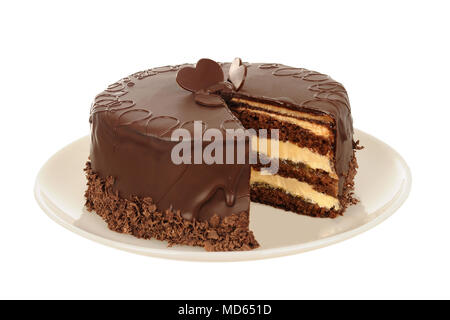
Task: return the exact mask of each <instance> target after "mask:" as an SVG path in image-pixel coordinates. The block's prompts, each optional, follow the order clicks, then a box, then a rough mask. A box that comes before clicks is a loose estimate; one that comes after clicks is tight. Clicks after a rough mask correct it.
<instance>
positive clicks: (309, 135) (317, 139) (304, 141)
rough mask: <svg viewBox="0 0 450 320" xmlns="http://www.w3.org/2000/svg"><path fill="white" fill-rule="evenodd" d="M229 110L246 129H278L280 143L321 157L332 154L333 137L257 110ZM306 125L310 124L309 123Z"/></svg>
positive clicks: (242, 108) (233, 108)
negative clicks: (305, 149) (303, 149)
mask: <svg viewBox="0 0 450 320" xmlns="http://www.w3.org/2000/svg"><path fill="white" fill-rule="evenodd" d="M231 110H232V111H233V113H234V114H235V115H236V117H237V118H238V119H239V121H240V122H241V123H242V125H243V126H244V127H245V128H247V129H254V130H256V131H258V130H259V129H267V130H270V129H279V139H280V141H289V142H290V143H292V144H296V145H297V146H299V147H302V148H309V149H311V150H312V151H314V152H316V153H319V154H321V155H329V154H334V150H333V143H334V137H333V136H328V135H327V136H326V137H325V136H323V135H316V134H314V133H313V132H312V131H310V130H308V129H306V128H303V127H301V126H300V125H299V124H298V123H293V122H287V121H283V120H281V119H277V118H275V117H277V116H278V115H276V114H273V115H271V114H268V113H266V112H264V113H261V112H259V111H258V110H253V109H249V108H245V107H232V108H231ZM278 117H280V116H278ZM291 119H294V118H291ZM308 123H309V124H311V123H310V122H308ZM319 127H320V128H323V125H317V130H322V129H319Z"/></svg>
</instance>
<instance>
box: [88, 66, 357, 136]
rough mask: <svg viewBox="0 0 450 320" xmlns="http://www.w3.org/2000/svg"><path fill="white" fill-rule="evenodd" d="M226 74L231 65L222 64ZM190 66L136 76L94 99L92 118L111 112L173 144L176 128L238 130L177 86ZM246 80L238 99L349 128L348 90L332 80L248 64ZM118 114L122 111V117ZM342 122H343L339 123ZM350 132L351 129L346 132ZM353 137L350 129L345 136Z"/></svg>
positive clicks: (118, 120)
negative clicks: (323, 117)
mask: <svg viewBox="0 0 450 320" xmlns="http://www.w3.org/2000/svg"><path fill="white" fill-rule="evenodd" d="M220 65H221V67H222V68H223V71H224V73H225V74H227V73H228V69H229V67H230V63H221V64H220ZM185 66H193V65H192V64H185V65H177V66H165V67H159V68H153V69H148V70H144V71H140V72H136V73H134V74H132V75H130V76H128V77H125V78H123V79H121V80H119V81H117V82H115V83H113V84H111V85H110V86H108V88H107V89H106V90H105V91H103V92H102V93H100V94H99V95H97V96H96V98H95V101H94V104H93V106H92V113H97V112H104V111H108V112H107V113H109V114H108V119H109V120H110V121H112V124H115V125H117V126H127V127H129V128H132V129H134V130H136V131H138V132H140V133H141V134H146V135H151V136H156V137H160V138H162V139H169V138H170V133H171V131H172V130H174V129H175V128H189V127H190V126H192V123H193V121H202V122H203V125H204V127H205V128H219V129H220V128H223V127H224V122H226V126H227V127H229V128H238V127H240V125H239V122H238V121H234V123H233V120H234V117H233V116H232V114H231V113H230V112H229V110H228V108H226V106H224V107H209V108H208V107H205V106H203V105H199V104H198V103H196V102H195V100H194V99H193V94H192V93H191V92H189V91H186V90H183V88H181V87H180V86H179V85H178V84H177V82H176V81H175V79H176V75H177V72H178V71H179V70H180V69H182V68H183V67H185ZM246 66H247V76H246V78H245V81H244V83H243V85H242V87H241V88H240V90H239V91H236V92H234V93H233V96H234V97H241V98H247V99H252V100H257V101H263V102H267V103H272V104H277V105H282V106H284V107H287V108H291V109H294V110H301V111H305V112H313V113H319V114H327V115H330V116H331V117H332V118H333V119H335V120H336V122H337V123H336V125H337V126H342V127H346V128H349V129H351V127H352V126H351V117H350V106H349V102H348V96H347V92H346V91H345V89H344V87H343V86H342V85H341V84H340V83H338V82H336V81H334V80H333V79H331V78H330V77H329V76H327V75H325V74H322V73H319V72H316V71H311V70H307V69H304V68H293V67H289V66H285V65H282V64H277V63H254V64H248V63H246ZM119 111H120V112H119ZM339 122H341V123H339ZM345 131H347V130H345ZM343 133H344V137H343V138H351V134H352V130H349V131H348V132H343Z"/></svg>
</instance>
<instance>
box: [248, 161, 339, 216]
mask: <svg viewBox="0 0 450 320" xmlns="http://www.w3.org/2000/svg"><path fill="white" fill-rule="evenodd" d="M250 184H251V185H252V186H253V185H254V184H263V185H267V186H270V187H272V188H275V189H280V190H283V191H284V192H286V193H288V194H290V195H292V196H296V197H301V198H302V199H304V200H305V201H307V202H311V203H313V204H316V205H318V206H319V207H321V208H326V209H335V210H339V209H340V204H339V199H337V198H335V197H332V196H330V195H327V194H324V193H320V192H318V191H316V190H314V189H313V187H312V186H311V185H309V184H308V183H306V182H303V181H299V180H297V179H295V178H286V177H282V176H280V175H277V174H275V175H264V174H262V173H261V171H258V170H254V169H252V171H251V176H250Z"/></svg>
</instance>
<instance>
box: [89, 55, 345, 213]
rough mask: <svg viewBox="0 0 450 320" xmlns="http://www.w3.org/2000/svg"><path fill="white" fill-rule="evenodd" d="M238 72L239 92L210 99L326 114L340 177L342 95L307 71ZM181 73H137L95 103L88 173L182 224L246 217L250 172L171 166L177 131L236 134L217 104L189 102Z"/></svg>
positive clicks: (172, 69)
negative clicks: (177, 216)
mask: <svg viewBox="0 0 450 320" xmlns="http://www.w3.org/2000/svg"><path fill="white" fill-rule="evenodd" d="M245 65H246V66H247V71H246V77H245V82H244V81H242V83H241V84H240V85H241V88H240V90H239V91H236V90H232V89H231V88H230V86H229V85H226V84H224V83H222V84H220V83H219V84H217V85H216V87H217V88H216V89H209V92H211V90H213V91H214V90H216V91H215V92H216V93H217V94H220V95H221V96H222V98H223V99H224V100H225V101H229V99H230V98H231V97H233V96H236V97H241V98H247V99H252V100H257V101H262V102H268V103H272V104H276V105H283V106H285V107H287V108H292V109H295V110H302V111H306V112H313V113H317V114H328V115H329V116H331V117H332V118H333V119H334V124H332V126H333V129H334V130H336V132H337V138H336V145H335V150H334V151H335V167H336V171H337V173H338V175H339V177H343V176H344V175H345V173H346V172H347V170H348V165H349V163H350V160H351V156H352V154H353V152H352V135H353V127H352V118H351V114H350V107H349V102H348V97H347V93H346V91H345V89H344V87H343V86H342V85H341V84H339V83H338V82H336V81H334V80H332V79H331V78H329V77H328V76H326V75H323V74H320V73H318V72H314V71H309V70H306V69H299V68H291V67H287V66H283V65H280V64H248V63H246V64H245ZM186 66H188V67H193V65H187V64H186V65H179V66H165V67H159V68H153V69H149V70H144V71H141V72H137V73H134V74H132V75H130V76H128V77H125V78H123V79H121V80H119V81H117V82H115V83H113V84H112V85H110V86H108V88H107V89H106V90H105V91H103V92H102V93H100V94H99V95H97V96H96V98H95V101H94V103H93V105H92V108H91V116H90V122H91V124H92V125H91V131H92V134H91V152H90V160H91V164H92V169H93V170H94V171H95V172H97V173H98V174H99V175H100V176H101V177H104V178H106V177H108V176H113V177H115V178H116V180H115V188H116V190H117V191H118V192H119V195H120V196H122V197H125V198H131V197H132V196H141V197H144V196H150V197H152V198H153V199H154V201H155V202H156V204H157V206H158V207H159V208H160V209H162V210H164V209H167V208H172V209H174V210H180V211H181V212H182V214H183V217H184V218H185V219H188V220H191V219H193V218H195V219H198V220H208V219H209V218H210V217H211V216H212V215H214V214H218V215H220V216H228V215H231V214H233V213H239V212H242V211H248V208H249V203H250V196H249V194H250V192H249V177H250V169H249V165H247V164H233V165H220V164H213V165H206V164H192V165H184V164H181V165H175V164H174V163H172V161H171V157H170V156H171V150H172V148H173V146H174V145H176V144H177V143H178V142H176V141H171V140H170V136H171V133H172V131H173V130H174V129H176V128H186V129H188V130H190V131H191V132H192V133H193V123H194V121H201V122H202V124H203V130H206V129H207V128H217V129H220V130H225V129H226V128H231V129H238V128H242V125H241V124H240V122H239V120H237V119H236V118H235V117H234V116H233V114H232V113H231V112H230V110H229V109H228V107H227V105H226V104H225V103H221V104H218V103H217V102H218V101H219V102H222V101H223V100H222V99H220V100H217V96H216V97H215V95H213V97H207V96H208V95H207V94H205V95H204V96H200V98H198V97H195V98H194V94H193V93H191V92H189V91H186V90H183V89H182V88H181V87H180V86H179V85H178V84H177V82H176V75H177V71H178V70H180V69H181V68H182V67H186ZM221 67H222V68H223V73H224V74H228V71H229V67H230V64H229V63H222V64H221ZM213 80H214V81H218V80H221V79H219V78H217V79H216V78H214V79H213ZM184 85H185V86H186V87H189V86H190V85H191V84H190V83H188V84H187V85H186V83H184ZM195 89H197V88H195ZM195 100H201V101H203V102H204V104H206V105H208V103H209V104H211V105H214V107H205V106H204V105H201V104H199V103H196V101H195ZM194 140H195V138H194ZM206 144H208V142H205V145H206ZM192 154H194V150H192ZM340 180H343V179H340ZM340 182H341V181H340ZM340 190H342V183H340Z"/></svg>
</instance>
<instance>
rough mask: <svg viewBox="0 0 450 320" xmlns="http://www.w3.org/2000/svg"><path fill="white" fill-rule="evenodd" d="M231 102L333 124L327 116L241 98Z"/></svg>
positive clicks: (233, 99)
mask: <svg viewBox="0 0 450 320" xmlns="http://www.w3.org/2000/svg"><path fill="white" fill-rule="evenodd" d="M231 102H233V103H236V104H244V105H246V106H250V107H253V108H255V109H261V110H265V111H269V112H270V113H275V114H280V115H286V116H289V117H292V118H297V119H304V120H314V121H318V122H321V123H324V124H333V119H332V118H331V117H330V116H328V115H317V114H312V113H306V112H302V111H297V110H293V109H288V108H285V107H281V106H277V105H273V104H268V103H262V102H258V101H254V100H249V99H243V98H232V99H231Z"/></svg>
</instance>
